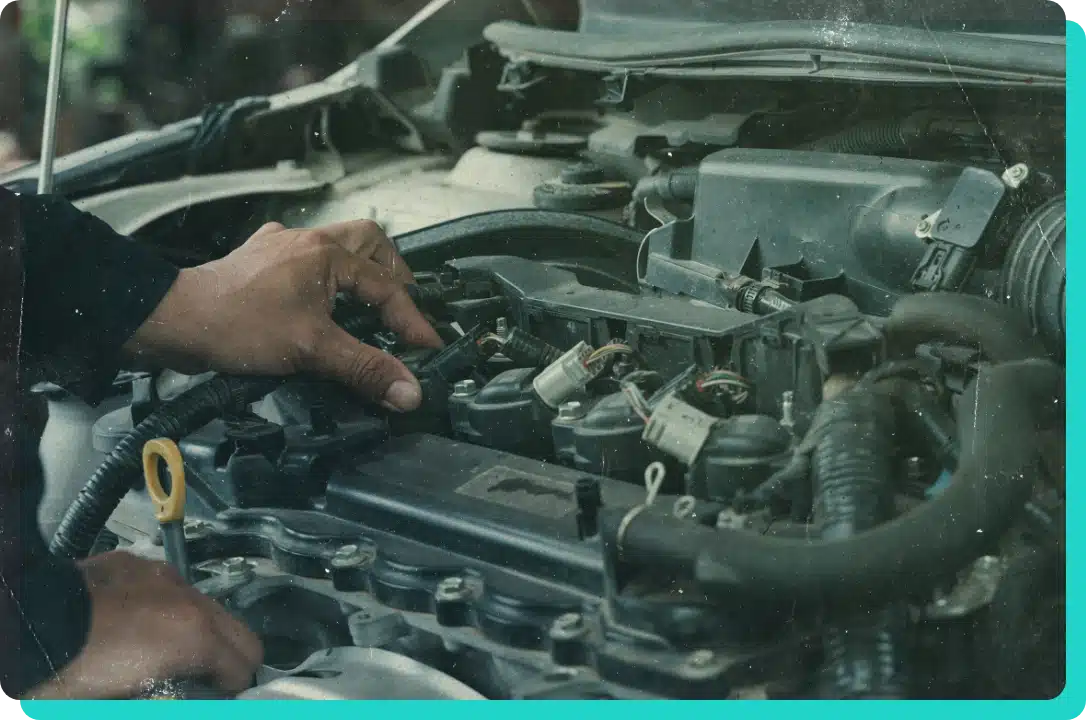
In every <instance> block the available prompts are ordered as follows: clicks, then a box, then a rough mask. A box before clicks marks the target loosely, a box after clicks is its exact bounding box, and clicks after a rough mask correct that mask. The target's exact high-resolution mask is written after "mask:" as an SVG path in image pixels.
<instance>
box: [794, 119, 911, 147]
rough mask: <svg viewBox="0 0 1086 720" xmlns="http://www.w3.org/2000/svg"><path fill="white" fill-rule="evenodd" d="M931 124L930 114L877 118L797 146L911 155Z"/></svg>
mask: <svg viewBox="0 0 1086 720" xmlns="http://www.w3.org/2000/svg"><path fill="white" fill-rule="evenodd" d="M930 128H931V119H930V117H929V116H926V115H922V114H921V115H912V116H909V117H905V118H895V119H891V120H876V121H871V122H866V123H861V124H859V125H854V126H853V127H850V128H848V129H846V130H842V131H841V132H839V133H835V134H833V135H828V136H826V137H822V138H818V139H817V140H812V141H811V142H808V143H805V144H803V145H801V146H799V147H798V148H796V149H797V150H814V151H818V152H830V153H844V154H848V155H909V154H910V153H912V152H914V151H915V150H916V148H917V146H918V145H919V144H920V143H921V142H922V141H923V140H924V139H925V138H926V137H927V135H928V133H929V131H930Z"/></svg>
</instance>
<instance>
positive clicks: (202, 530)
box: [185, 520, 212, 538]
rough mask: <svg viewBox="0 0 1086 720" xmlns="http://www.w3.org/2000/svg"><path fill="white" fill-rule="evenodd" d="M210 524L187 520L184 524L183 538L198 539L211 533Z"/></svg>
mask: <svg viewBox="0 0 1086 720" xmlns="http://www.w3.org/2000/svg"><path fill="white" fill-rule="evenodd" d="M211 527H212V526H211V523H209V522H205V521H203V520H189V521H187V522H186V523H185V537H188V538H192V537H199V536H201V535H206V534H207V533H209V532H211Z"/></svg>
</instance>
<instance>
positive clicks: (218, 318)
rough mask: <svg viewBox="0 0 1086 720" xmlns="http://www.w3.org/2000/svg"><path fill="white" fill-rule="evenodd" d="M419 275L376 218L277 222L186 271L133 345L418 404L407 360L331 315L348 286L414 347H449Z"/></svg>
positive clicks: (397, 405) (186, 366) (169, 356)
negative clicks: (319, 223) (428, 311)
mask: <svg viewBox="0 0 1086 720" xmlns="http://www.w3.org/2000/svg"><path fill="white" fill-rule="evenodd" d="M411 282H414V278H413V277H412V275H411V271H410V269H408V267H407V265H406V264H405V263H404V261H403V259H402V258H401V257H400V256H399V254H398V253H397V252H396V250H395V248H394V247H393V246H392V243H391V242H390V241H389V240H388V238H387V237H386V236H385V234H384V232H383V231H382V230H381V228H380V227H379V226H378V225H377V224H376V223H374V222H371V221H369V220H363V221H356V222H346V223H340V224H337V225H329V226H327V227H324V228H319V229H315V230H288V229H286V228H284V227H283V226H282V225H280V224H278V223H269V224H267V225H265V226H264V227H262V228H261V229H260V230H258V231H257V232H256V234H254V235H253V236H252V237H251V238H249V240H248V241H246V242H245V244H244V245H242V246H241V247H239V248H238V249H237V250H235V251H233V252H232V253H230V254H229V255H227V256H226V257H224V258H222V259H220V260H216V261H214V262H210V263H207V264H206V265H201V266H199V267H195V268H191V269H185V270H182V271H181V274H180V276H179V277H178V279H177V281H176V282H175V283H174V285H173V287H171V288H170V291H169V292H168V293H167V294H166V297H165V298H164V299H163V300H162V302H161V303H160V304H159V306H158V307H157V308H156V309H155V311H154V313H152V314H151V317H150V318H148V320H147V321H146V322H145V323H144V324H143V326H141V327H140V328H139V330H137V331H136V334H135V335H134V336H133V337H132V339H131V340H130V341H129V342H128V344H127V345H126V346H125V349H126V350H127V351H128V352H129V353H132V354H135V355H140V356H143V357H145V358H147V359H150V360H151V361H153V362H154V363H155V364H157V365H160V366H164V367H169V368H171V369H173V370H179V371H183V372H193V373H196V372H204V371H207V370H218V371H222V372H232V373H245V374H256V375H287V374H290V373H294V372H312V373H316V374H318V375H322V376H325V377H329V378H332V379H335V380H339V381H340V382H343V383H344V384H346V385H347V386H349V387H351V388H353V389H354V390H356V391H358V392H359V393H360V394H362V395H363V396H365V397H367V398H369V399H372V400H374V401H377V402H380V403H381V404H382V405H384V406H385V407H387V408H389V409H391V410H401V411H405V410H413V409H415V408H416V407H417V406H418V405H419V403H420V402H421V400H422V392H421V389H420V388H419V384H418V381H417V380H416V379H415V378H414V376H412V375H411V372H410V371H409V370H408V369H407V368H406V367H405V366H404V365H403V363H401V362H400V361H399V360H397V359H396V358H395V357H393V356H392V355H389V354H388V353H385V352H382V351H381V350H378V349H376V348H373V347H370V346H368V345H364V344H363V343H361V342H359V341H358V340H357V339H356V338H354V337H353V336H352V335H350V334H349V333H347V332H346V331H344V330H343V329H341V328H340V327H338V326H337V325H336V324H335V323H334V322H333V321H332V319H331V311H332V306H333V303H334V300H335V296H336V293H338V292H341V291H344V292H351V293H353V294H354V295H355V296H356V297H358V298H359V299H360V300H362V301H364V302H366V303H369V304H370V305H373V306H375V307H377V308H379V309H380V311H381V316H382V318H383V319H384V322H385V324H386V325H387V326H388V327H389V328H390V329H392V330H395V331H396V332H398V333H399V334H400V335H401V336H402V337H403V338H404V340H406V341H407V342H408V343H412V344H415V345H421V346H426V347H440V346H441V339H440V338H439V337H438V335H437V333H436V332H435V331H434V329H433V327H431V326H430V323H429V322H427V321H426V319H425V318H424V317H423V315H422V313H420V312H419V310H418V308H416V307H415V304H414V303H413V302H412V300H411V298H410V296H409V295H408V293H407V291H406V289H405V284H406V283H411Z"/></svg>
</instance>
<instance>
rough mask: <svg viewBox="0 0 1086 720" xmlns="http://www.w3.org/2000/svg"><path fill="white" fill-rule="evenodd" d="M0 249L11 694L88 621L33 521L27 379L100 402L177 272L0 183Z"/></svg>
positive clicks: (1, 591) (59, 656) (0, 657)
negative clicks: (126, 346) (122, 358)
mask: <svg viewBox="0 0 1086 720" xmlns="http://www.w3.org/2000/svg"><path fill="white" fill-rule="evenodd" d="M0 250H2V251H3V253H2V256H0V275H2V276H0V637H3V638H14V642H13V643H12V645H13V646H14V647H13V648H11V649H13V650H14V652H3V653H0V684H2V686H3V689H4V690H5V692H7V693H8V694H9V695H12V696H18V695H21V694H23V693H24V692H25V691H26V690H28V689H30V688H32V687H33V686H34V685H37V684H38V683H40V682H41V681H43V680H45V679H47V678H48V677H50V676H51V675H52V674H53V673H55V672H56V671H58V670H59V669H61V668H62V667H63V666H64V665H65V664H66V663H67V662H69V661H70V660H71V659H72V658H73V657H74V656H75V655H76V654H78V652H79V651H80V649H82V647H83V644H84V643H85V641H86V636H87V632H88V630H89V623H90V602H89V597H88V594H87V591H86V588H85V587H84V584H83V579H82V575H81V573H80V571H79V570H78V568H77V567H76V566H75V565H74V564H73V563H70V562H68V561H66V560H62V559H59V558H55V557H53V556H52V555H50V553H49V552H48V549H47V546H46V544H45V539H44V538H43V537H42V536H41V531H40V529H39V527H38V523H37V507H38V503H39V502H40V499H41V492H42V479H41V466H40V463H39V462H38V458H37V443H38V440H39V438H40V430H41V428H42V426H43V420H44V418H42V417H40V415H38V414H37V413H36V405H35V404H34V403H33V402H31V399H30V396H29V394H28V392H27V391H28V389H29V385H30V383H32V382H36V381H50V382H53V383H56V384H58V385H61V386H63V387H65V388H67V389H68V390H70V391H72V392H74V393H76V394H78V395H80V396H82V397H83V398H84V399H86V400H87V401H89V402H92V403H93V402H96V401H98V400H100V399H101V397H102V395H103V394H104V393H105V391H106V390H107V389H108V387H109V385H110V384H111V382H112V380H113V378H114V377H115V375H116V372H117V369H118V363H119V361H120V351H121V347H122V346H123V344H124V343H125V342H126V341H127V340H128V339H129V338H130V337H131V336H132V334H133V333H134V332H135V330H136V329H137V328H138V327H139V326H140V325H141V324H142V323H143V322H144V320H146V319H147V317H148V316H149V315H150V314H151V312H152V311H153V310H154V308H155V307H156V306H157V305H158V303H159V302H160V301H161V300H162V298H163V297H164V296H165V294H166V292H167V290H169V288H170V286H171V285H172V284H173V281H174V280H175V279H176V277H177V269H176V268H175V267H173V266H172V265H170V264H169V263H167V262H165V261H164V260H162V259H160V258H159V257H157V256H156V255H154V254H153V253H151V252H150V251H148V250H147V249H145V248H142V247H140V246H139V245H137V244H136V243H134V242H132V241H131V240H129V239H128V238H125V237H123V236H120V235H118V234H117V233H115V232H114V231H113V230H112V229H111V228H110V227H109V226H108V225H106V224H105V223H103V222H101V221H100V220H98V219H96V218H94V217H92V216H90V215H87V214H85V213H82V212H80V211H78V210H77V209H75V207H73V206H72V205H71V204H69V203H68V202H66V201H64V200H62V199H60V198H53V197H38V196H15V195H13V194H12V193H10V192H8V191H6V190H3V189H0ZM16 369H18V372H16ZM9 647H11V646H9Z"/></svg>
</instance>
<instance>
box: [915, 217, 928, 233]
mask: <svg viewBox="0 0 1086 720" xmlns="http://www.w3.org/2000/svg"><path fill="white" fill-rule="evenodd" d="M916 232H918V233H929V232H931V222H930V221H928V220H921V221H920V223H919V224H918V225H917V226H916Z"/></svg>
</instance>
